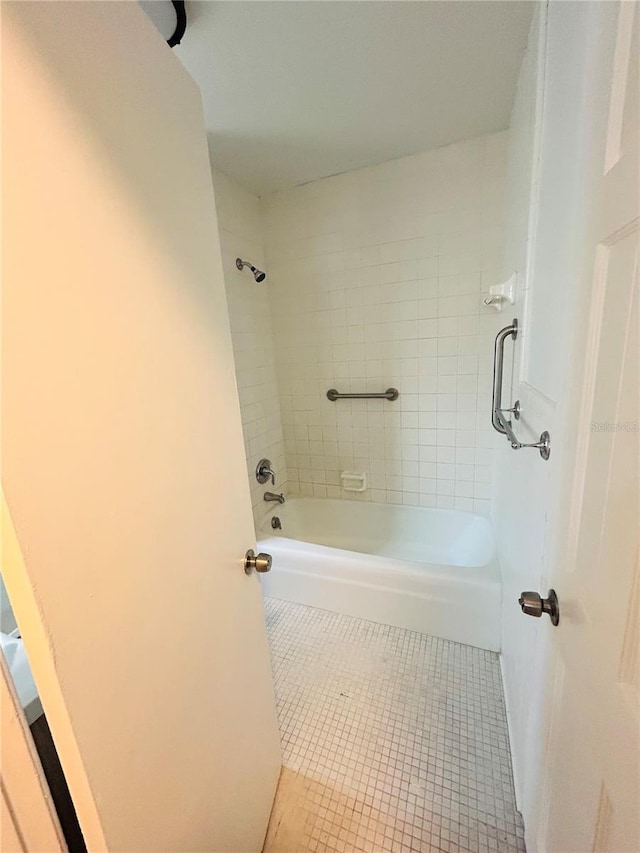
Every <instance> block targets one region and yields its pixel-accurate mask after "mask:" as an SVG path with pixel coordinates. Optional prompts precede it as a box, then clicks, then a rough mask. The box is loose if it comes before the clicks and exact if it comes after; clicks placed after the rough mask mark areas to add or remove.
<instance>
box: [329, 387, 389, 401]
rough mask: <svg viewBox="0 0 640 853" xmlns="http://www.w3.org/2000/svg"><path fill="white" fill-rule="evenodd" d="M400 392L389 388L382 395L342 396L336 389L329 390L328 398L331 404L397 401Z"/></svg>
mask: <svg viewBox="0 0 640 853" xmlns="http://www.w3.org/2000/svg"><path fill="white" fill-rule="evenodd" d="M399 396H400V392H399V391H398V389H397V388H387V390H386V391H383V392H382V394H340V392H339V391H336V389H335V388H329V390H328V391H327V398H328V399H329V400H331V402H335V401H336V400H397V399H398V397H399Z"/></svg>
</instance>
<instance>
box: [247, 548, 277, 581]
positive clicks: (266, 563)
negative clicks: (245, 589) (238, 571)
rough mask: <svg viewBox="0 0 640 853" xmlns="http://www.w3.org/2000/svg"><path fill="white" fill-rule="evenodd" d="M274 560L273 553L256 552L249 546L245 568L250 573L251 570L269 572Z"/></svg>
mask: <svg viewBox="0 0 640 853" xmlns="http://www.w3.org/2000/svg"><path fill="white" fill-rule="evenodd" d="M272 562H273V560H272V558H271V554H256V553H255V551H254V550H253V549H252V548H249V550H248V551H247V553H246V554H245V555H244V570H245V573H246V574H248V575H250V574H251V572H254V571H255V572H268V571H269V569H270V568H271V563H272Z"/></svg>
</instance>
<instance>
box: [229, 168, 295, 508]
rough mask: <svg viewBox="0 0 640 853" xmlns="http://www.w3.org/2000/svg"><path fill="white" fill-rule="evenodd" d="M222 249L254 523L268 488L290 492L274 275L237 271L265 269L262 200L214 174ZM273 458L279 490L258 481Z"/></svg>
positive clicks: (232, 181) (234, 182)
mask: <svg viewBox="0 0 640 853" xmlns="http://www.w3.org/2000/svg"><path fill="white" fill-rule="evenodd" d="M213 182H214V187H215V192H216V209H217V211H218V227H219V231H220V246H221V249H222V262H223V266H224V279H225V286H226V291H227V303H228V305H229V320H230V324H231V339H232V342H233V354H234V358H235V366H236V379H237V382H238V394H239V397H240V412H241V415H242V429H243V433H244V446H245V455H246V459H247V476H248V478H249V487H250V489H251V502H252V505H253V514H254V519H255V521H256V523H259V521H260V519H261V518H262V517H263V516H264V515H265V512H266V511H268V509H269V508H270V507H273V504H265V502H264V500H263V494H264V492H265V491H267V490H271V491H278V492H280V491H283V490H285V491H286V490H287V488H288V487H287V468H286V464H285V458H284V437H283V433H282V418H281V415H280V399H279V395H278V384H277V378H276V363H275V343H274V336H273V324H272V320H271V299H270V289H271V275H270V271H269V270H267V279H266V281H263V282H261V283H257V282H256V281H255V280H254V278H253V275H252V273H251V272H250V271H249V270H248V269H246V268H245V269H244V270H242V271H239V270H238V268H237V267H236V258H238V257H239V258H242V259H243V260H249V261H250V262H251V263H253V265H254V266H256V267H258V268H259V269H262V270H264V269H265V266H266V262H265V253H264V247H263V235H262V230H263V226H262V218H261V213H260V201H259V199H258V198H257V196H255V195H253V193H251V192H249V191H248V190H246V189H244V187H241V186H240V185H239V184H238V183H237V182H236V181H234V180H233V179H232V178H229V177H227V176H226V175H223V174H222V173H221V172H216V171H214V172H213ZM264 457H266V458H267V459H270V460H271V463H272V465H273V470H274V471H275V473H276V486H275V489H274V487H273V486H272V485H271V483H268V484H266V485H260V483H258V482H257V480H256V477H255V469H256V465H257V463H258V462H259V460H260V459H262V458H264Z"/></svg>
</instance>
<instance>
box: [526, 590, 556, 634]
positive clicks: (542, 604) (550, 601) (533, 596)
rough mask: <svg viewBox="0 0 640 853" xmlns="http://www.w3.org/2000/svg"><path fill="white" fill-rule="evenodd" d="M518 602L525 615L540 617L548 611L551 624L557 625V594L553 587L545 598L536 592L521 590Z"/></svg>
mask: <svg viewBox="0 0 640 853" xmlns="http://www.w3.org/2000/svg"><path fill="white" fill-rule="evenodd" d="M518 604H519V605H520V607H521V608H522V612H523V613H526V614H527V616H537V617H540V616H542V614H543V613H548V614H549V618H550V619H551V624H552V625H557V624H558V622H559V621H560V606H559V605H558V596H557V595H556V593H555V590H553V589H550V590H549V592H548V593H547V597H546V598H542V596H541V595H540V593H538V592H521V593H520V598H519V599H518Z"/></svg>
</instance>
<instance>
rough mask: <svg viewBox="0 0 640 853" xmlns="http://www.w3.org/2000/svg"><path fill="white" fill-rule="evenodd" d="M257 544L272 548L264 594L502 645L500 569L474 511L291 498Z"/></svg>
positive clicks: (485, 525)
mask: <svg viewBox="0 0 640 853" xmlns="http://www.w3.org/2000/svg"><path fill="white" fill-rule="evenodd" d="M273 516H277V517H278V518H279V519H280V522H281V524H282V529H281V530H274V529H272V526H271V519H272V517H273ZM258 547H259V549H260V550H261V551H266V552H267V553H269V554H271V556H272V557H273V566H272V569H271V571H270V572H269V574H264V575H262V576H261V579H262V584H263V591H264V593H265V595H269V596H273V597H274V598H281V599H284V600H286V601H295V602H298V603H299V604H308V605H311V606H313V607H321V608H323V609H325V610H333V611H336V612H338V613H345V614H347V615H350V616H358V617H360V618H362V619H369V620H371V621H373V622H381V623H383V624H386V625H394V626H397V627H400V628H408V629H410V630H412V631H420V632H422V633H425V634H431V635H433V636H436V637H443V638H445V639H447V640H455V641H456V642H459V643H467V644H468V645H472V646H478V647H479V648H482V649H489V650H490V651H499V650H500V601H501V583H500V574H499V571H498V566H497V561H496V556H495V543H494V538H493V532H492V529H491V524H490V522H489V521H487V519H485V518H482V517H481V516H478V515H473V514H472V513H468V512H459V511H457V510H444V509H421V508H418V507H405V506H393V505H390V504H378V503H369V502H364V501H341V500H334V499H327V498H289V499H288V500H287V502H286V503H285V504H283V505H279V506H276V507H275V508H274V510H273V511H272V512H270V513H269V515H268V516H266V517H265V519H264V521H263V523H262V525H261V527H260V529H259V531H258Z"/></svg>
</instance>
